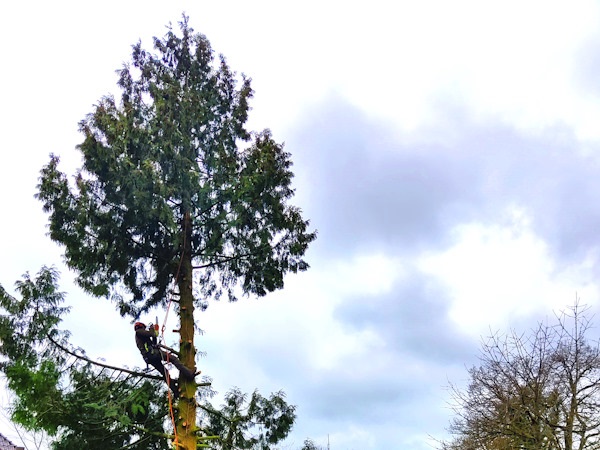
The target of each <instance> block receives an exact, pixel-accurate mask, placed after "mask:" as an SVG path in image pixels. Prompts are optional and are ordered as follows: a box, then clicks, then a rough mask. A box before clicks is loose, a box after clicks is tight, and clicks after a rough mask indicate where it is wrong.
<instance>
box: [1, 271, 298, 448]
mask: <svg viewBox="0 0 600 450" xmlns="http://www.w3.org/2000/svg"><path fill="white" fill-rule="evenodd" d="M57 277H58V274H57V272H56V270H54V269H50V268H42V270H41V271H40V272H39V273H38V274H37V276H35V277H30V276H29V275H28V274H26V275H25V276H24V279H23V280H21V281H19V282H18V283H17V293H18V295H19V297H16V296H12V295H10V294H8V292H7V291H6V290H5V289H4V288H3V287H2V286H0V371H1V372H2V373H4V375H5V376H6V380H7V383H8V387H9V389H10V390H11V391H12V392H13V393H14V398H13V401H12V402H11V405H10V406H9V407H10V411H11V419H12V420H13V421H14V422H15V423H16V424H19V425H21V426H23V427H24V428H25V429H26V430H28V431H36V432H38V431H43V432H45V433H47V434H48V435H49V440H50V442H51V446H52V449H53V450H79V449H82V448H85V449H90V450H103V449H107V448H108V449H121V448H122V449H129V450H148V449H150V450H151V449H155V450H164V449H166V448H170V446H169V444H168V440H169V439H172V433H171V432H169V431H168V429H169V428H170V427H171V420H172V419H171V417H170V411H169V407H168V404H167V396H166V384H165V383H164V381H163V380H162V379H161V377H159V376H152V375H148V374H142V373H136V372H135V371H132V370H129V369H121V368H117V367H111V366H109V365H107V364H105V363H103V362H99V361H95V360H92V359H91V358H89V357H87V356H86V355H85V353H83V351H82V350H81V349H74V348H73V346H72V345H71V344H70V343H69V333H68V332H67V331H65V330H62V329H61V328H60V327H59V325H60V323H61V321H62V318H63V316H64V315H65V314H66V313H67V312H68V309H67V308H65V307H63V306H62V303H63V300H64V294H63V293H62V292H60V291H59V290H58V287H57ZM212 393H213V392H212V391H211V390H210V389H207V388H204V389H203V390H202V395H201V396H200V397H199V399H200V400H201V401H200V402H199V406H200V415H199V416H200V417H199V419H200V422H201V424H202V426H201V428H199V429H198V430H197V431H198V433H197V434H198V435H199V436H200V435H201V437H200V438H199V440H200V441H201V443H200V444H199V446H200V447H208V446H210V447H213V448H217V449H233V448H236V449H237V448H240V449H241V448H248V449H249V448H260V449H268V448H270V446H271V445H272V444H276V443H277V442H279V441H281V440H283V439H284V438H285V437H286V436H287V435H288V433H289V431H290V430H291V427H292V425H293V422H294V419H295V407H294V406H291V405H288V404H287V403H286V402H285V399H284V394H283V393H281V392H278V393H276V394H272V395H271V396H270V397H269V398H265V397H263V396H261V395H260V394H259V393H258V392H254V393H253V394H252V396H251V397H250V400H249V401H248V402H247V403H246V399H247V398H248V396H247V395H245V394H243V393H241V392H240V391H239V390H238V389H233V390H231V391H230V392H228V393H227V394H226V395H225V399H226V401H225V404H224V405H222V406H221V408H214V407H213V406H212V405H211V404H210V402H209V401H208V399H209V397H211V395H212ZM209 443H210V444H209Z"/></svg>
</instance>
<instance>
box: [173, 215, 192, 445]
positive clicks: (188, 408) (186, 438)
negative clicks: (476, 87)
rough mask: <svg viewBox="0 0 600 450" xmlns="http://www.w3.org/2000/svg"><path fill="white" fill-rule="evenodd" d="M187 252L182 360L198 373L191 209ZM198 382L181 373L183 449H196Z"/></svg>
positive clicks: (183, 277)
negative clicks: (195, 343) (195, 342)
mask: <svg viewBox="0 0 600 450" xmlns="http://www.w3.org/2000/svg"><path fill="white" fill-rule="evenodd" d="M183 234H184V239H183V247H184V248H183V255H182V260H181V268H180V271H179V279H178V280H177V282H178V285H179V293H180V302H179V324H180V337H181V339H180V345H179V352H180V355H181V362H182V363H183V364H184V365H185V366H186V367H188V368H190V369H191V370H192V371H194V372H195V370H196V369H195V367H196V364H195V359H196V358H195V357H196V349H195V347H194V294H193V291H192V272H193V269H192V246H191V237H192V226H191V220H190V214H189V212H186V213H185V214H184V219H183ZM196 389H197V386H196V382H195V381H194V380H189V379H187V378H186V377H184V376H181V375H180V376H179V390H180V397H179V402H178V405H177V410H178V411H177V414H176V416H175V423H176V429H177V442H178V445H179V448H180V449H185V450H196V448H197V435H196Z"/></svg>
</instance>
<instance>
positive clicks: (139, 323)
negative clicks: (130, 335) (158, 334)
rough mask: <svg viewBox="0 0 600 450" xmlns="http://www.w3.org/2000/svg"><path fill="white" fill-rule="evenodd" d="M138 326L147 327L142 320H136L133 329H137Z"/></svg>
mask: <svg viewBox="0 0 600 450" xmlns="http://www.w3.org/2000/svg"><path fill="white" fill-rule="evenodd" d="M138 328H146V325H144V324H143V323H142V322H136V323H134V324H133V329H134V330H137V329H138Z"/></svg>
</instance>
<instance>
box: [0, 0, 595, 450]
mask: <svg viewBox="0 0 600 450" xmlns="http://www.w3.org/2000/svg"><path fill="white" fill-rule="evenodd" d="M184 11H185V12H186V13H187V14H188V15H189V16H190V23H191V25H192V26H193V27H194V28H195V29H196V31H199V32H202V33H204V34H205V35H206V36H207V37H208V38H209V40H210V41H211V43H212V45H213V48H214V49H215V50H216V51H217V52H218V53H223V54H224V55H225V56H226V57H227V59H228V62H229V64H230V65H231V67H232V68H233V69H234V70H236V71H237V72H239V73H242V72H243V73H245V74H247V75H248V76H250V77H251V78H252V79H253V87H254V89H255V98H254V100H253V103H252V106H253V111H252V114H251V119H250V125H251V128H253V129H255V130H260V129H263V128H270V129H271V130H272V131H273V134H274V137H275V138H276V139H277V140H279V141H283V142H285V143H286V149H287V150H288V151H289V152H291V154H292V158H293V160H294V163H295V165H294V171H295V173H296V178H295V187H296V189H297V195H296V197H295V199H294V202H295V203H296V204H298V205H299V206H301V207H302V209H303V211H304V213H305V216H306V217H307V218H310V220H311V223H312V225H313V226H314V228H316V229H318V232H319V237H318V239H317V241H316V242H315V243H314V244H313V246H312V247H311V249H310V251H309V254H308V260H309V262H310V264H311V269H310V270H309V271H308V272H306V273H303V274H300V275H295V276H290V277H288V278H287V282H286V287H285V289H284V290H282V291H279V292H277V293H274V294H272V295H269V296H267V297H266V298H262V299H259V300H256V299H253V298H250V299H243V300H241V301H240V302H238V303H236V304H228V303H212V304H211V305H210V306H209V308H208V310H207V311H206V312H205V313H202V314H199V315H198V317H197V321H198V324H199V326H200V327H201V328H202V329H204V331H205V333H204V335H203V336H201V337H199V338H198V341H197V344H198V345H199V347H200V348H201V349H202V350H205V351H206V352H207V357H206V358H205V359H203V360H201V361H200V363H199V365H200V367H201V368H202V369H203V373H205V374H206V375H209V376H211V377H212V378H213V379H214V383H213V386H214V388H215V389H216V390H217V391H219V392H221V393H223V392H225V391H226V390H227V389H229V388H230V387H232V386H238V387H240V388H241V389H242V390H244V391H248V392H251V391H252V390H253V389H255V388H258V389H259V390H260V391H261V392H262V393H263V394H268V393H269V392H273V391H277V390H280V389H282V390H284V391H285V392H286V393H287V396H288V400H289V401H290V403H292V404H295V405H297V406H298V419H297V423H296V426H295V430H294V432H293V435H292V436H291V437H290V439H288V440H287V441H286V443H285V444H284V445H283V446H282V447H283V448H286V449H294V450H295V449H297V448H299V447H300V446H301V444H302V442H303V441H304V439H305V438H307V437H310V438H312V439H313V440H314V441H315V442H316V443H317V444H319V445H326V444H327V440H328V439H329V442H330V445H331V449H333V450H350V449H355V450H358V449H378V450H387V449H406V450H424V449H430V448H431V445H433V440H434V439H435V438H443V437H444V436H445V427H446V425H447V423H448V421H449V419H450V418H451V417H452V412H451V410H450V409H449V408H448V405H447V402H448V400H449V398H448V390H447V386H448V383H449V382H453V383H457V384H460V383H464V381H465V377H466V370H465V367H466V366H468V365H470V364H473V363H474V362H475V361H476V356H477V351H478V346H479V342H480V338H481V336H482V335H485V334H486V333H488V332H489V330H490V329H492V330H507V329H508V328H510V327H515V326H519V327H521V326H527V325H528V324H531V325H534V324H535V323H536V322H537V321H538V320H542V319H543V318H545V317H551V316H552V315H553V311H557V310H559V309H561V308H564V307H565V306H567V305H570V304H572V302H573V300H574V299H575V296H576V295H577V296H579V297H580V298H581V301H582V302H583V303H586V304H588V305H591V306H592V307H593V311H597V305H598V303H599V294H600V291H599V289H600V284H599V283H600V282H599V281H598V280H599V279H600V278H599V275H600V234H599V230H600V201H599V200H598V197H597V195H598V193H600V126H599V125H600V81H599V79H598V74H600V32H599V30H600V26H599V25H600V24H599V22H600V2H598V1H585V0H582V1H578V0H571V1H569V2H566V1H548V0H544V1H537V0H526V1H523V0H519V1H516V0H514V1H513V0H504V1H502V2H500V1H488V0H472V1H467V0H455V1H452V2H448V1H445V0H421V1H418V2H413V1H404V0H398V1H394V2H392V1H383V0H372V1H370V2H359V1H350V2H348V1H345V2H342V1H328V0H321V1H313V0H308V1H305V2H302V3H297V4H292V3H290V2H282V1H263V0H256V1H252V2H249V1H241V0H240V1H237V0H236V1H234V0H231V1H222V2H214V1H213V2H205V1H201V0H196V1H171V2H157V1H148V0H146V1H143V2H142V1H137V0H136V1H133V0H132V1H121V2H116V1H112V0H106V1H103V2H97V3H96V4H95V5H89V2H64V1H62V2H61V1H55V2H43V1H21V2H4V3H2V6H0V39H1V41H2V42H3V47H2V70H1V71H0V86H1V88H2V98H1V101H0V145H1V148H2V152H3V157H4V162H3V164H1V165H0V195H1V201H2V203H1V205H2V209H1V211H2V220H1V221H0V235H1V236H2V238H1V240H0V248H1V253H2V258H0V283H1V284H3V285H4V286H5V287H7V288H10V287H12V285H13V283H14V281H15V280H16V279H18V278H19V277H20V275H21V274H22V273H24V272H26V271H30V272H37V270H38V269H39V268H40V266H41V265H42V264H48V265H49V264H55V265H56V266H57V267H59V268H61V270H62V271H63V277H62V287H63V289H64V290H65V291H67V292H68V293H69V297H68V299H69V303H70V304H72V305H73V312H72V314H71V316H70V317H69V318H68V319H67V321H66V323H65V326H66V327H67V328H69V329H71V330H72V332H73V343H74V344H76V345H78V346H81V347H84V348H86V349H87V351H88V354H90V355H92V356H97V357H102V358H105V359H106V360H107V361H108V362H110V363H114V364H127V365H130V366H133V365H136V364H141V363H142V361H141V359H140V356H139V354H137V350H136V349H135V347H134V345H133V342H132V332H131V324H130V322H129V321H128V320H125V319H121V318H120V317H119V316H118V315H117V314H116V313H115V312H114V311H113V310H112V307H111V305H110V304H109V303H108V302H106V301H102V300H94V299H90V298H89V297H86V296H85V295H84V294H83V293H82V292H81V291H79V290H78V289H76V288H75V287H73V284H72V277H73V275H72V274H70V273H69V272H68V271H67V270H66V269H64V268H63V266H62V262H61V261H62V260H61V249H60V248H59V247H57V246H56V245H55V244H53V243H52V242H50V241H49V239H48V238H47V237H46V236H45V233H46V223H47V218H46V217H45V215H44V214H43V212H42V210H41V205H40V204H39V202H37V201H36V200H35V199H34V198H33V195H34V193H35V186H36V183H37V177H38V173H39V170H40V168H41V167H42V165H43V164H44V163H45V162H46V161H47V159H48V154H49V153H50V152H54V153H56V154H59V155H60V156H61V158H62V161H63V164H62V169H63V170H65V171H72V170H73V169H74V168H76V167H78V166H79V164H80V160H79V155H78V153H77V152H76V150H75V146H76V145H77V144H78V143H79V142H80V141H81V136H80V135H79V134H78V132H77V123H78V121H79V120H81V119H82V118H83V117H84V116H85V114H87V113H88V112H90V111H91V109H92V106H93V104H94V103H95V102H97V101H98V99H99V98H100V97H101V96H103V95H105V94H107V93H111V92H112V93H115V94H116V93H118V91H117V89H116V74H115V72H114V71H115V70H116V69H118V68H120V67H121V65H122V63H123V62H125V61H127V60H128V58H129V53H130V46H131V44H134V43H135V42H137V41H138V40H139V39H141V41H142V43H143V44H145V46H147V47H149V46H150V45H151V37H152V36H155V35H158V36H162V35H163V34H164V32H165V25H166V24H167V23H169V22H173V23H175V22H177V21H178V20H179V19H180V17H181V14H182V12H184ZM146 319H147V320H148V321H152V320H153V319H154V318H153V317H148V318H146ZM167 339H172V340H175V339H176V337H175V336H172V337H168V338H167ZM0 433H2V434H5V435H7V436H14V431H13V430H12V429H11V427H10V425H9V424H8V422H7V421H6V420H5V419H4V420H0ZM13 440H16V439H13Z"/></svg>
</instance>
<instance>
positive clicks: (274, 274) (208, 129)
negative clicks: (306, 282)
mask: <svg viewBox="0 0 600 450" xmlns="http://www.w3.org/2000/svg"><path fill="white" fill-rule="evenodd" d="M179 25H180V27H179V28H180V32H181V34H180V35H177V34H176V33H175V31H174V30H173V29H169V31H168V33H167V34H166V36H165V38H164V39H158V38H155V39H154V48H155V50H156V53H152V52H150V51H147V50H145V49H143V48H142V46H141V43H138V44H136V45H134V46H133V52H132V59H131V62H130V63H129V64H126V65H125V66H124V67H123V68H122V69H121V70H120V72H119V81H118V86H119V88H120V89H121V97H120V100H119V101H117V99H115V98H114V97H113V96H110V95H108V96H105V97H103V98H102V99H101V100H100V102H99V103H98V104H97V105H96V106H95V108H94V111H93V112H92V113H90V114H89V115H88V116H87V117H86V118H85V119H84V120H82V121H81V123H80V130H81V132H82V133H83V135H84V141H83V142H82V143H81V144H80V145H79V147H78V148H79V150H80V151H81V153H82V155H83V166H82V167H81V169H80V170H79V171H78V172H77V174H76V175H75V182H74V184H73V183H69V179H68V176H67V175H66V174H64V173H62V172H60V170H59V168H58V162H59V158H58V156H52V157H51V159H50V162H49V163H48V164H47V165H46V166H45V167H44V168H43V170H42V172H41V177H40V183H39V186H38V188H39V192H38V194H37V196H38V198H39V199H40V200H41V201H42V202H43V205H44V210H45V211H47V212H49V213H50V237H51V238H52V239H53V240H54V241H57V242H58V243H60V244H62V245H63V246H64V248H65V259H66V262H67V264H68V265H69V266H70V267H71V268H73V269H75V270H76V271H77V273H78V282H79V284H80V285H81V286H82V287H83V288H84V289H86V290H87V291H89V292H91V293H93V294H95V295H98V296H106V295H112V298H113V299H116V300H117V302H118V304H119V307H120V311H121V313H122V314H129V315H132V316H138V315H139V314H140V313H141V312H144V311H147V310H148V309H150V308H152V307H154V306H156V305H164V304H165V302H166V300H165V299H166V298H167V289H168V287H169V283H170V282H171V281H172V280H173V278H174V277H175V276H176V274H177V273H178V271H179V272H180V273H181V270H182V265H181V257H182V254H185V246H186V245H188V246H189V254H185V258H188V259H190V261H191V263H192V267H193V268H194V269H198V270H197V273H198V279H197V281H198V282H197V283H196V285H195V286H196V287H197V288H198V295H197V296H196V301H197V302H199V303H202V302H203V301H204V300H205V299H209V298H219V297H220V296H221V294H222V293H223V292H224V291H225V292H227V295H228V298H229V299H230V300H234V299H235V298H236V292H235V289H234V288H235V286H236V285H239V287H240V288H241V291H242V292H243V293H246V294H255V295H258V296H262V295H264V294H266V293H267V292H269V291H273V290H275V289H279V288H281V287H283V276H284V275H285V273H286V272H296V271H299V270H306V269H307V267H308V264H307V263H306V261H305V260H304V259H303V255H304V253H305V251H306V249H307V246H308V244H309V243H310V242H311V241H312V240H314V238H315V233H314V232H309V231H308V226H309V222H308V221H307V220H304V219H303V218H302V216H301V212H300V210H299V209H298V208H297V207H294V206H292V205H290V204H288V200H289V199H290V198H291V197H292V196H293V193H294V191H293V189H292V187H291V180H292V177H293V173H292V172H291V170H290V168H291V165H292V163H291V159H290V154H289V153H287V152H285V151H284V150H283V146H282V145H281V144H278V143H277V142H275V141H274V140H273V138H272V136H271V133H270V132H269V130H264V131H261V132H258V133H256V132H250V131H248V130H247V129H246V128H245V123H246V121H247V119H248V112H249V100H250V98H251V97H252V94H253V92H252V89H251V86H250V79H249V78H246V77H244V76H242V79H241V84H240V83H238V81H237V80H236V75H235V73H234V72H232V71H231V69H230V68H229V66H228V65H227V63H226V60H225V58H224V57H223V56H220V57H219V58H218V62H217V63H216V64H215V61H214V60H215V57H214V53H213V50H212V48H211V46H210V43H209V41H208V40H207V38H206V37H205V36H203V35H201V34H197V33H194V32H193V29H192V28H191V27H190V26H189V24H188V20H187V18H186V17H184V18H183V20H182V21H181V22H180V24H179ZM186 239H187V240H189V241H187V242H186ZM199 269H201V270H199ZM184 276H191V274H187V275H184ZM119 288H125V290H122V289H121V290H120V289H119Z"/></svg>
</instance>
